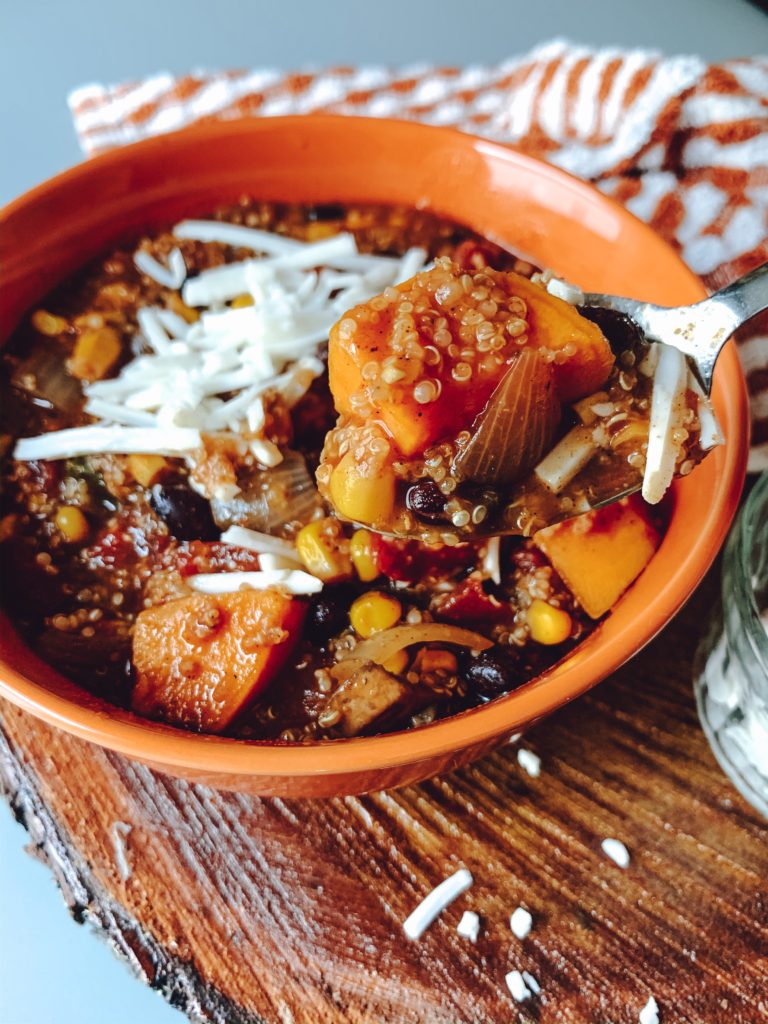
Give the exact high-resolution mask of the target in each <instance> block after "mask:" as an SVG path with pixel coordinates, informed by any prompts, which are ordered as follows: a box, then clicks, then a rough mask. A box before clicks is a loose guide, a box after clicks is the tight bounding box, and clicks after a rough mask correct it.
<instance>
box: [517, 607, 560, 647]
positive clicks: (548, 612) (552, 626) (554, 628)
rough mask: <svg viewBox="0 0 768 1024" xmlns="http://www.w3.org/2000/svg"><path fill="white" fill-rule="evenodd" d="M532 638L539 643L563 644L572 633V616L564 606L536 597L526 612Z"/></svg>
mask: <svg viewBox="0 0 768 1024" xmlns="http://www.w3.org/2000/svg"><path fill="white" fill-rule="evenodd" d="M525 616H526V620H527V622H528V628H529V629H530V631H531V639H532V640H535V641H536V643H538V644H561V643H563V641H564V640H567V639H568V637H569V636H570V635H571V616H570V615H569V614H568V612H565V611H563V609H562V608H553V607H552V605H551V604H547V602H546V601H542V600H540V599H539V598H536V599H535V600H534V601H531V604H530V607H529V608H528V610H527V612H526V613H525Z"/></svg>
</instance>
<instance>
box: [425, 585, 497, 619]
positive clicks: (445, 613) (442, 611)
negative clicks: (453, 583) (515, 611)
mask: <svg viewBox="0 0 768 1024" xmlns="http://www.w3.org/2000/svg"><path fill="white" fill-rule="evenodd" d="M437 614H438V615H439V616H440V618H441V619H448V621H449V622H503V621H504V620H505V619H508V618H511V616H512V609H511V607H510V606H509V605H508V604H506V603H504V602H502V601H499V599H498V598H497V597H494V595H493V594H487V593H486V592H485V590H484V589H483V581H482V580H481V579H479V578H478V577H476V576H473V577H472V578H470V579H466V580H464V581H463V582H462V583H460V584H459V586H458V587H457V588H456V589H455V590H454V591H453V593H451V594H449V595H448V597H446V598H445V600H444V601H443V602H442V603H441V604H440V607H439V609H438V610H437Z"/></svg>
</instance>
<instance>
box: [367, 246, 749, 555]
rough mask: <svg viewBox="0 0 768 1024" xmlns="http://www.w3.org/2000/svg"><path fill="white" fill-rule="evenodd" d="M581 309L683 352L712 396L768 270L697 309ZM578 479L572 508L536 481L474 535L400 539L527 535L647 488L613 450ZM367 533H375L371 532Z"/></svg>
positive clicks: (422, 534) (598, 301)
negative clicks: (721, 359)
mask: <svg viewBox="0 0 768 1024" xmlns="http://www.w3.org/2000/svg"><path fill="white" fill-rule="evenodd" d="M578 305H579V308H580V311H581V312H582V313H583V314H584V315H585V316H586V317H588V318H589V319H592V320H594V321H595V322H596V323H597V324H598V325H599V326H600V327H601V328H602V329H603V330H604V333H605V334H606V336H607V337H609V339H610V338H611V337H614V338H615V337H616V335H617V333H618V334H619V335H623V336H624V337H627V336H631V337H633V338H634V341H635V342H640V343H643V342H645V343H651V342H662V343H663V344H665V345H668V346H671V347H673V348H676V349H678V350H679V351H680V352H682V353H683V355H684V356H685V357H686V360H687V362H688V364H689V366H690V368H691V370H692V372H693V374H694V376H695V377H696V378H697V380H698V382H699V383H700V385H701V387H702V389H703V391H704V393H705V394H706V395H707V396H708V395H709V394H710V393H711V390H712V377H713V373H714V369H715V363H716V362H717V358H718V356H719V355H720V352H721V351H722V349H723V347H724V346H725V344H726V342H727V341H728V340H729V338H730V337H731V335H732V334H733V333H734V331H736V330H737V329H738V328H739V327H741V326H742V325H743V324H744V323H746V322H747V321H748V320H750V319H751V318H752V317H753V316H755V315H756V314H757V313H760V312H762V311H763V310H765V309H768V263H766V264H763V265H762V266H760V267H757V268H756V269H755V270H753V271H751V272H750V273H749V274H746V275H745V276H744V277H741V278H739V279H738V280H737V281H734V282H733V283H732V284H729V285H728V286H727V287H725V288H722V289H721V290H720V291H718V292H715V293H714V294H713V295H711V296H710V297H709V298H707V299H703V300H702V301H701V302H697V303H695V304H694V305H691V306H677V307H666V306H657V305H654V304H653V303H650V302H638V301H637V300H635V299H627V298H622V297H620V296H616V295H601V294H599V293H594V292H593V293H587V294H585V295H584V296H583V298H582V299H581V301H580V302H579V303H578ZM614 347H616V346H615V345H614ZM621 347H622V346H621V345H620V346H619V348H621ZM575 479H576V481H578V487H576V488H575V489H574V491H573V497H574V500H573V501H572V502H571V503H570V505H569V502H568V501H566V502H563V501H562V499H563V497H566V498H568V497H569V494H570V492H569V490H568V489H566V490H564V491H562V492H561V493H560V494H559V495H558V496H557V497H556V496H555V495H553V494H551V493H549V492H547V490H546V488H545V487H543V486H542V485H541V484H540V482H539V481H538V480H537V479H536V478H535V477H534V476H533V474H532V475H531V476H529V477H527V478H526V479H525V480H522V481H520V482H519V483H517V484H514V485H512V487H511V488H510V490H509V492H508V495H507V497H510V498H511V504H510V505H509V506H508V510H511V511H512V514H510V513H509V512H505V515H504V517H502V518H500V519H499V518H496V519H495V520H490V521H486V522H483V523H481V524H479V525H478V526H476V527H474V528H472V532H471V533H469V532H468V531H467V530H466V529H464V530H462V529H456V528H454V527H453V526H452V524H451V523H450V521H449V522H445V523H444V522H440V523H439V525H429V524H426V523H420V522H417V521H414V523H413V526H412V528H408V529H399V530H398V531H397V534H396V535H397V536H400V537H411V538H414V539H420V540H425V541H436V540H439V539H440V538H441V537H444V536H445V535H446V534H450V535H451V537H453V538H455V539H457V540H471V539H473V537H478V538H480V537H483V536H494V535H505V534H506V535H520V534H523V535H529V534H530V533H531V532H533V531H534V530H536V529H540V528H541V527H542V526H546V525H549V524H551V523H555V522H559V521H560V520H562V519H567V518H570V517H571V516H573V515H575V514H577V513H578V512H582V511H587V510H588V509H595V508H600V507H602V506H603V505H607V504H610V503H611V502H614V501H617V500H619V499H620V498H623V497H627V496H628V495H630V494H634V493H635V492H637V491H639V490H640V489H641V487H642V483H643V477H642V473H641V472H638V471H637V470H636V469H635V470H633V469H632V467H630V466H628V464H627V460H626V458H625V457H624V456H622V455H619V454H617V453H615V452H614V451H613V450H610V449H608V450H606V451H603V452H601V453H600V456H599V457H598V458H595V459H593V460H592V463H590V464H589V465H588V467H587V469H586V470H584V471H582V473H581V474H580V475H579V476H577V477H576V478H575ZM515 509H520V510H522V512H523V514H522V516H521V517H520V520H519V521H517V520H516V519H515V515H516V513H515V512H514V510H515ZM529 509H535V514H533V515H531V516H528V510H529ZM412 518H414V517H412ZM368 529H374V530H375V529H376V528H375V527H370V526H368ZM381 532H384V531H381ZM391 535H392V534H391V533H390V536H391ZM448 539H449V540H450V539H451V538H448ZM453 542H454V543H455V540H454V541H453Z"/></svg>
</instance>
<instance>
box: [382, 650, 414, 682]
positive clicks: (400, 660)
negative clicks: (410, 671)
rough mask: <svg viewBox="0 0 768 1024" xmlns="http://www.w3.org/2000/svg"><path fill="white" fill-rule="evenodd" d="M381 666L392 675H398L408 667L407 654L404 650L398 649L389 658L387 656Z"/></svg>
mask: <svg viewBox="0 0 768 1024" xmlns="http://www.w3.org/2000/svg"><path fill="white" fill-rule="evenodd" d="M381 667H382V668H385V669H386V670H387V672H391V673H392V675H393V676H399V675H401V673H403V672H405V670H406V669H407V668H408V655H407V653H406V652H405V651H404V650H402V651H398V652H397V654H393V655H392V657H391V658H387V660H386V661H385V662H383V663H382V666H381Z"/></svg>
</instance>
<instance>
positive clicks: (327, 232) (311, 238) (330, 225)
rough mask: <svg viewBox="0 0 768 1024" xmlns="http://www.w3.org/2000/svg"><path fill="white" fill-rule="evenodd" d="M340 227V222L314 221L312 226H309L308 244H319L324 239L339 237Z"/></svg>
mask: <svg viewBox="0 0 768 1024" xmlns="http://www.w3.org/2000/svg"><path fill="white" fill-rule="evenodd" d="M338 233H339V225H338V221H337V222H335V223H334V222H333V221H322V220H317V221H313V222H312V223H311V224H307V241H308V242H319V241H320V240H321V239H323V238H332V237H333V236H334V235H338Z"/></svg>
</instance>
